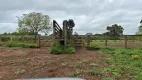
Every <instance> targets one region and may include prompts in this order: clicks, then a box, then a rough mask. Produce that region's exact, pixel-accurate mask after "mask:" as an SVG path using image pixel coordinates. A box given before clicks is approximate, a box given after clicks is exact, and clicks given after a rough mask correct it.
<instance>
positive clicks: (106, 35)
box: [105, 35, 107, 47]
mask: <svg viewBox="0 0 142 80" xmlns="http://www.w3.org/2000/svg"><path fill="white" fill-rule="evenodd" d="M105 46H106V47H107V35H106V36H105Z"/></svg>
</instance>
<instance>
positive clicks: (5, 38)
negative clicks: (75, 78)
mask: <svg viewBox="0 0 142 80" xmlns="http://www.w3.org/2000/svg"><path fill="white" fill-rule="evenodd" d="M9 40H10V37H8V36H1V41H2V42H7V41H9Z"/></svg>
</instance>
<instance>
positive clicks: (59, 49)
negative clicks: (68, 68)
mask: <svg viewBox="0 0 142 80" xmlns="http://www.w3.org/2000/svg"><path fill="white" fill-rule="evenodd" d="M49 52H50V53H52V54H62V53H64V54H71V53H74V52H75V48H73V47H64V46H62V45H61V44H60V43H59V42H54V43H53V46H52V47H51V48H50V50H49Z"/></svg>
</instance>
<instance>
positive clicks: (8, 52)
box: [0, 48, 104, 80]
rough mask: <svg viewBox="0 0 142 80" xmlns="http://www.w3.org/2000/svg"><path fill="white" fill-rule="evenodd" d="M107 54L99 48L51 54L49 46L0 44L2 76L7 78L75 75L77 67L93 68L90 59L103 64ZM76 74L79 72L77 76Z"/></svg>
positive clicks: (91, 77) (81, 75) (101, 66)
mask: <svg viewBox="0 0 142 80" xmlns="http://www.w3.org/2000/svg"><path fill="white" fill-rule="evenodd" d="M103 62H104V56H102V55H100V53H98V52H97V51H88V50H86V49H85V48H79V49H77V51H76V53H74V54H61V55H54V54H49V53H48V49H47V48H39V49H38V48H37V49H8V48H0V77H2V79H3V80H11V79H19V78H48V77H71V76H70V75H71V73H74V72H75V71H76V70H80V71H82V72H85V71H88V70H91V69H92V66H90V65H89V64H90V63H95V64H97V65H98V67H99V68H103ZM74 77H76V76H74ZM77 77H81V78H87V79H89V80H97V79H99V80H101V79H102V78H103V77H100V76H88V75H85V74H83V73H80V75H79V76H77Z"/></svg>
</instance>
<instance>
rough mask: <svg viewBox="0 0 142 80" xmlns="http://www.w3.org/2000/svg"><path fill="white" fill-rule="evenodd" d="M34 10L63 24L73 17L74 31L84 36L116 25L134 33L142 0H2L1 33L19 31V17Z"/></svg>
mask: <svg viewBox="0 0 142 80" xmlns="http://www.w3.org/2000/svg"><path fill="white" fill-rule="evenodd" d="M30 12H41V13H43V14H45V15H49V17H50V18H51V20H56V21H57V22H58V23H59V24H60V26H62V22H63V20H68V19H73V20H74V22H75V24H76V25H75V27H74V32H77V33H78V34H80V35H82V34H86V33H93V34H96V33H97V34H100V33H104V32H106V31H107V30H106V27H107V26H111V25H113V24H118V25H121V26H122V27H123V28H124V34H127V35H131V34H135V33H136V32H137V31H138V27H139V25H140V20H141V19H142V0H0V33H4V32H14V31H16V30H17V28H18V24H17V22H18V20H17V17H16V16H19V17H20V16H22V14H28V13H30Z"/></svg>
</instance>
